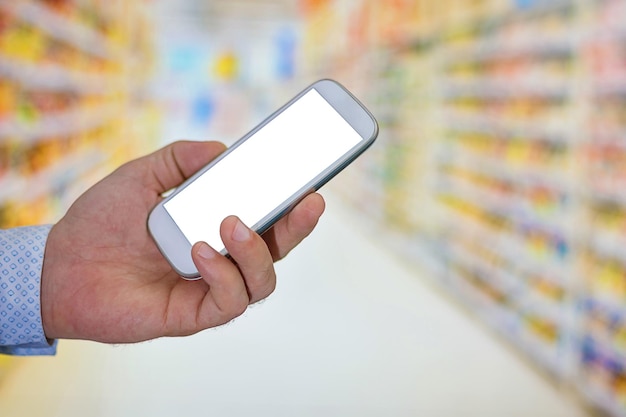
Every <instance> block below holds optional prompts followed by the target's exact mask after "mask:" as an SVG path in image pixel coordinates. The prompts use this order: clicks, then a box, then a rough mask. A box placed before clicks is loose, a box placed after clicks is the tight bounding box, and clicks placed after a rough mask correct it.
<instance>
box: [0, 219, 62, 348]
mask: <svg viewBox="0 0 626 417" xmlns="http://www.w3.org/2000/svg"><path fill="white" fill-rule="evenodd" d="M51 228H52V226H30V227H18V228H14V229H5V230H2V229H0V353H4V354H9V355H20V356H30V355H54V354H56V341H50V340H48V339H47V338H46V335H45V334H44V330H43V324H42V321H41V303H40V294H41V271H42V266H43V255H44V250H45V247H46V239H47V238H48V233H49V232H50V229H51Z"/></svg>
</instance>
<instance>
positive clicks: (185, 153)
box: [135, 141, 226, 194]
mask: <svg viewBox="0 0 626 417" xmlns="http://www.w3.org/2000/svg"><path fill="white" fill-rule="evenodd" d="M225 149H226V146H225V145H224V144H223V143H220V142H194V141H178V142H174V143H172V144H170V145H167V146H165V147H164V148H161V149H159V150H158V151H156V152H154V153H152V154H150V155H147V156H145V157H143V158H140V159H138V160H137V161H135V162H136V163H138V164H142V167H141V168H142V169H141V170H140V171H141V172H142V173H143V175H144V176H145V177H144V178H143V180H144V181H145V184H146V186H147V187H150V188H151V189H153V190H154V191H156V192H157V193H158V194H161V193H164V192H165V191H167V190H169V189H171V188H174V187H176V186H178V185H180V184H181V183H182V182H183V181H184V180H186V179H187V178H189V177H190V176H192V175H193V174H194V173H196V172H197V171H198V170H199V169H200V168H202V167H203V166H205V165H206V164H208V163H209V162H211V161H212V160H213V159H215V158H216V157H217V156H218V155H219V154H221V153H222V152H224V150H225Z"/></svg>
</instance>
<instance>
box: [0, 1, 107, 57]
mask: <svg viewBox="0 0 626 417" xmlns="http://www.w3.org/2000/svg"><path fill="white" fill-rule="evenodd" d="M0 8H2V9H3V10H5V11H7V12H10V13H12V14H14V15H15V16H17V17H18V18H20V19H21V20H23V21H24V22H26V23H29V24H31V25H33V26H35V27H37V28H39V29H40V30H42V31H43V32H45V33H46V34H47V35H48V36H50V37H51V38H53V39H56V40H59V41H63V42H66V43H67V44H69V45H72V46H74V47H75V48H77V49H79V50H80V51H82V52H83V53H85V54H87V55H92V56H95V57H98V58H104V59H111V58H114V57H115V53H114V50H113V49H112V48H111V46H110V43H109V42H108V41H107V38H106V37H105V36H103V35H102V34H100V33H98V32H96V31H95V30H93V29H91V28H89V27H87V26H85V25H83V24H81V23H77V22H75V21H73V20H71V19H68V18H67V17H64V16H62V15H60V14H58V13H55V12H54V11H51V10H50V9H49V8H48V7H46V6H45V5H43V4H41V3H37V2H32V1H24V0H16V1H8V0H5V1H2V2H0Z"/></svg>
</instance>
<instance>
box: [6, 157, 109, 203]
mask: <svg viewBox="0 0 626 417" xmlns="http://www.w3.org/2000/svg"><path fill="white" fill-rule="evenodd" d="M106 159H107V158H106V155H105V154H103V153H102V151H101V150H100V149H97V148H92V149H84V150H80V151H77V152H75V153H73V154H70V155H68V156H66V157H63V158H61V159H59V160H58V161H56V162H55V163H54V164H53V165H52V166H50V167H48V168H46V169H44V170H42V171H41V172H38V173H36V174H34V175H31V176H22V175H18V174H16V173H12V174H9V175H6V176H4V177H0V205H2V204H3V203H5V202H7V201H10V200H14V199H16V198H19V200H20V201H21V202H28V201H35V200H37V199H40V198H41V197H45V196H49V195H53V194H54V193H56V192H57V191H58V190H59V189H61V188H63V187H64V186H67V185H68V184H70V183H71V182H73V181H74V180H75V179H76V178H80V177H82V176H84V175H85V174H86V173H88V172H90V171H91V170H93V169H94V167H98V166H100V165H101V164H102V163H103V162H105V161H106Z"/></svg>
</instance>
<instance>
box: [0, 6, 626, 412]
mask: <svg viewBox="0 0 626 417" xmlns="http://www.w3.org/2000/svg"><path fill="white" fill-rule="evenodd" d="M323 77H330V78H335V79H337V80H338V81H340V82H342V83H343V84H344V85H346V86H347V87H348V88H349V89H350V90H352V91H353V92H354V93H355V94H356V95H357V96H358V97H360V98H361V99H362V101H364V103H365V104H366V105H367V106H368V107H370V108H371V110H372V111H373V112H374V114H375V115H376V116H377V117H378V119H379V121H380V125H381V134H380V137H379V140H378V142H377V144H376V145H375V146H374V147H373V148H372V149H370V150H369V151H368V152H367V153H366V155H364V157H363V158H361V159H360V160H359V161H357V163H355V164H354V165H353V166H351V167H349V169H347V170H346V171H345V172H343V173H342V174H341V175H340V176H339V177H338V178H337V179H336V180H335V181H333V182H332V183H331V184H329V186H328V187H327V188H325V189H324V191H323V193H324V195H325V196H326V198H327V201H328V211H327V213H326V214H325V216H324V218H323V220H322V222H321V223H320V225H319V227H318V230H316V232H315V233H314V234H313V235H312V236H311V237H310V238H309V239H308V240H307V241H305V243H304V244H303V245H302V246H301V247H299V248H298V249H297V250H296V251H294V252H293V253H292V254H291V256H290V257H289V258H288V259H286V260H284V261H282V262H281V263H279V264H278V265H277V269H278V273H279V283H278V288H277V291H276V292H275V294H273V295H272V296H271V297H270V298H269V299H268V300H266V301H265V302H263V303H261V304H260V305H257V306H254V307H253V308H251V309H250V310H249V311H248V312H247V313H246V314H245V315H244V316H243V317H241V318H239V319H237V320H235V321H234V322H233V323H231V324H229V325H227V326H224V327H222V328H219V329H214V330H210V331H207V332H203V333H201V334H199V335H196V336H192V337H189V338H184V339H162V340H157V341H153V342H149V343H143V344H138V345H131V346H106V345H99V344H95V343H89V342H80V341H62V342H61V343H60V345H59V353H58V355H57V356H56V357H55V358H10V357H0V415H2V416H3V417H13V416H44V415H45V416H64V417H68V416H83V415H90V416H136V415H151V416H171V415H183V414H184V415H191V416H196V415H197V416H200V415H217V416H244V415H245V416H247V415H252V414H254V415H259V416H270V415H271V416H277V415H278V416H282V415H297V416H319V415H326V416H339V415H341V416H352V415H359V416H382V415H385V416H387V415H389V416H418V415H419V416H457V415H464V416H481V417H484V416H520V417H521V416H551V417H556V416H568V417H571V416H587V415H596V414H598V415H610V416H626V192H625V191H624V190H625V189H626V106H625V104H626V1H623V0H472V1H468V0H292V1H290V0H249V1H245V0H204V1H202V0H195V1H192V0H184V1H176V0H152V1H149V0H143V1H134V2H125V1H123V0H107V1H104V0H32V1H27V0H1V1H0V227H12V226H17V225H24V224H34V223H44V222H45V223H48V222H53V221H55V219H58V217H59V216H60V215H62V213H63V212H64V210H65V209H66V208H67V207H68V205H69V204H70V203H71V202H72V201H73V200H74V199H75V198H76V197H77V195H79V194H80V192H81V191H83V190H84V189H85V188H86V187H88V186H89V185H90V184H93V183H94V182H95V181H97V180H98V179H99V178H101V177H102V176H103V175H106V173H107V172H110V171H111V170H112V169H113V168H114V167H115V166H117V165H119V164H121V163H123V162H124V161H127V160H129V159H131V158H133V157H136V156H139V155H142V154H145V153H147V152H149V151H151V150H154V149H156V148H158V147H159V146H161V145H162V144H164V143H167V142H169V141H172V140H175V139H179V138H190V139H217V140H222V141H225V142H226V143H232V141H233V140H235V139H237V138H238V137H239V136H241V135H242V134H243V133H245V132H246V131H247V130H249V129H250V128H251V127H253V126H254V124H255V123H256V122H258V121H260V120H261V119H262V118H263V117H264V116H266V115H267V114H268V113H269V112H271V111H272V110H274V109H275V108H276V107H277V106H278V105H280V104H282V103H283V102H284V101H285V100H286V99H288V98H290V97H291V96H292V95H294V94H295V93H297V92H298V91H299V90H300V89H302V88H303V87H304V86H306V85H308V84H309V83H310V82H312V81H314V80H316V79H318V78H323Z"/></svg>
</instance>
